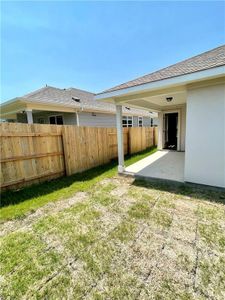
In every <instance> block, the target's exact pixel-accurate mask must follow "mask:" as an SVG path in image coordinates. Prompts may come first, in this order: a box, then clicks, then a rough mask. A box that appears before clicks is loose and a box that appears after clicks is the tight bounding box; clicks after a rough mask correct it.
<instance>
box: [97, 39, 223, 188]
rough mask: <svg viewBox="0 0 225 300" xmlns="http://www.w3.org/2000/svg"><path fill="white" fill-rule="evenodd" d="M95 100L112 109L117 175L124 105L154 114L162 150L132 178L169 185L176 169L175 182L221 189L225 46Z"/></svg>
mask: <svg viewBox="0 0 225 300" xmlns="http://www.w3.org/2000/svg"><path fill="white" fill-rule="evenodd" d="M95 99H96V100H101V101H104V102H105V103H115V104H116V111H117V135H118V156H119V167H118V170H119V172H124V171H126V169H125V168H124V155H123V143H122V140H123V136H122V130H121V119H122V106H127V105H129V107H134V108H139V109H148V110H150V111H155V112H157V113H158V116H159V125H158V149H159V150H161V151H162V152H157V154H156V156H157V157H156V159H155V160H154V162H152V161H150V159H149V160H146V161H145V162H142V163H143V164H145V166H142V167H141V166H140V164H139V166H137V165H136V166H135V168H136V171H135V168H133V172H134V173H135V172H137V173H136V174H137V175H138V174H142V175H145V176H149V177H157V178H167V179H169V180H170V179H172V180H173V179H174V178H177V177H173V175H174V170H177V172H178V173H179V172H180V175H179V176H180V177H179V180H178V181H184V182H191V183H197V184H204V185H210V186H217V187H222V188H224V187H225V45H223V46H220V47H217V48H215V49H212V50H210V51H207V52H205V53H202V54H200V55H197V56H195V57H192V58H189V59H186V60H184V61H182V62H179V63H176V64H174V65H171V66H169V67H166V68H164V69H161V70H159V71H156V72H153V73H151V74H149V75H145V76H143V77H140V78H137V79H134V80H131V81H129V82H126V83H123V84H120V85H118V86H116V87H113V88H111V89H108V90H106V91H104V92H102V93H100V94H98V95H96V97H95ZM154 155H155V154H154ZM166 157H168V158H170V159H166ZM160 161H161V164H160ZM155 166H158V167H157V168H156V167H155ZM141 168H142V169H141ZM160 168H161V169H160ZM131 169H132V168H131ZM131 169H130V170H131ZM160 172H161V173H160ZM166 172H167V176H165V173H166ZM175 175H176V174H175ZM175 180H176V179H175Z"/></svg>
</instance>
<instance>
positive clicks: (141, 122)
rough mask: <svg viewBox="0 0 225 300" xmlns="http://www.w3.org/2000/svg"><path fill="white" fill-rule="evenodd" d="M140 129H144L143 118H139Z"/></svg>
mask: <svg viewBox="0 0 225 300" xmlns="http://www.w3.org/2000/svg"><path fill="white" fill-rule="evenodd" d="M138 127H143V117H138Z"/></svg>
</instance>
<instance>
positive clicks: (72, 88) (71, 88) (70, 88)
mask: <svg viewBox="0 0 225 300" xmlns="http://www.w3.org/2000/svg"><path fill="white" fill-rule="evenodd" d="M66 90H76V91H81V92H85V93H89V94H92V95H96V94H95V93H92V92H89V91H86V90H83V89H77V88H74V87H69V88H67V89H66Z"/></svg>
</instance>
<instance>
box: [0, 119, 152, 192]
mask: <svg viewBox="0 0 225 300" xmlns="http://www.w3.org/2000/svg"><path fill="white" fill-rule="evenodd" d="M123 134H124V153H125V154H128V153H130V154H131V153H135V152H139V151H141V150H144V149H146V148H147V147H150V146H153V145H155V129H154V128H150V127H149V128H147V127H142V128H140V127H139V128H124V133H123ZM0 139H1V141H0V145H1V157H0V159H1V160H0V162H1V189H2V190H5V189H10V188H14V189H15V188H21V187H23V186H26V185H30V184H32V183H37V182H41V181H45V180H50V179H53V178H57V177H60V176H63V175H64V174H66V175H71V174H74V173H78V172H81V171H84V170H87V169H90V168H92V167H95V166H99V165H102V164H105V163H107V162H109V161H110V160H111V159H113V158H116V157H117V134H116V128H94V127H77V126H73V125H46V124H32V125H31V124H21V123H1V124H0Z"/></svg>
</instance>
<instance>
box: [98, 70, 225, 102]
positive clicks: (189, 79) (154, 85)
mask: <svg viewBox="0 0 225 300" xmlns="http://www.w3.org/2000/svg"><path fill="white" fill-rule="evenodd" d="M224 75H225V66H224V65H223V66H219V67H215V68H211V69H207V70H202V71H198V72H194V73H190V74H185V75H181V76H177V77H172V78H168V79H163V80H158V81H154V82H150V83H145V84H140V85H137V86H132V87H128V88H124V89H120V90H115V91H111V92H106V93H102V94H98V95H96V96H95V100H102V101H106V102H114V100H113V98H116V97H120V96H123V95H125V94H134V93H137V92H144V91H154V90H157V89H163V88H168V87H173V86H174V87H175V86H179V85H186V84H189V83H193V82H196V81H201V80H207V79H213V78H216V77H220V76H224Z"/></svg>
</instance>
